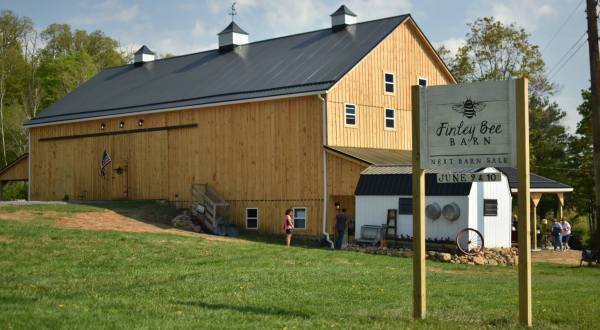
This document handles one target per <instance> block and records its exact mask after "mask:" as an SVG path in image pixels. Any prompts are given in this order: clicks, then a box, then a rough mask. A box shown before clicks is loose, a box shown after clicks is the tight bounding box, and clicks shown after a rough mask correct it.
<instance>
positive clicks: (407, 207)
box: [398, 198, 413, 214]
mask: <svg viewBox="0 0 600 330" xmlns="http://www.w3.org/2000/svg"><path fill="white" fill-rule="evenodd" d="M398 214H413V210H412V198H400V199H399V200H398Z"/></svg>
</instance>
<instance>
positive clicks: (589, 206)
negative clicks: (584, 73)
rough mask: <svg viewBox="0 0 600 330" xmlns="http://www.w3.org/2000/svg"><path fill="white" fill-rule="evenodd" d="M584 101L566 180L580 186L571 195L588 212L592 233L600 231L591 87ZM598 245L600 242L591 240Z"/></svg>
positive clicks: (583, 94)
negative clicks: (599, 226) (599, 225)
mask: <svg viewBox="0 0 600 330" xmlns="http://www.w3.org/2000/svg"><path fill="white" fill-rule="evenodd" d="M581 98H582V99H583V102H582V103H581V104H580V105H579V107H577V112H578V113H579V115H581V120H580V121H579V123H578V124H577V130H576V131H575V135H574V136H572V137H571V138H570V139H569V149H568V155H569V158H568V166H569V168H570V169H573V170H571V171H569V172H570V173H569V174H570V175H569V179H568V180H567V181H566V182H568V183H569V184H571V185H572V186H573V187H577V188H576V189H575V190H574V191H573V193H572V196H571V197H572V198H571V203H573V204H574V205H575V207H576V209H577V210H578V213H579V214H583V215H587V216H588V219H589V229H590V232H591V233H594V232H596V231H597V230H598V226H597V224H598V221H597V220H598V215H597V214H596V207H595V201H596V191H595V187H594V157H593V143H592V105H591V99H592V94H591V92H590V90H589V89H588V90H582V91H581ZM592 243H594V245H595V247H596V248H598V246H599V245H600V242H594V241H593V242H592Z"/></svg>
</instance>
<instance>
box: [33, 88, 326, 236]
mask: <svg viewBox="0 0 600 330" xmlns="http://www.w3.org/2000/svg"><path fill="white" fill-rule="evenodd" d="M139 120H143V121H144V123H143V128H160V127H167V126H169V127H170V126H178V125H189V124H196V125H197V127H188V128H175V129H168V130H167V129H165V130H160V131H153V132H140V133H131V134H121V135H107V136H93V137H80V138H74V139H54V140H46V141H40V139H47V138H56V137H69V136H74V135H81V134H96V133H105V132H122V131H124V130H130V129H139V128H140V127H139V126H138V121H139ZM120 121H123V122H124V124H125V127H124V128H122V129H121V128H119V122H120ZM101 123H104V124H105V125H106V128H105V129H104V130H100V125H101ZM31 141H32V148H31V150H32V156H31V157H32V164H33V167H32V186H31V189H32V199H34V200H57V199H62V198H63V197H64V196H65V195H68V196H69V197H70V198H71V199H88V200H105V199H130V200H139V199H168V200H175V198H176V197H175V196H176V195H178V197H179V199H180V200H181V201H187V200H189V199H190V190H191V184H192V182H198V183H205V182H207V183H208V184H210V185H211V186H213V187H214V189H215V190H216V191H217V192H218V193H219V194H221V195H222V196H223V197H224V198H225V199H226V200H228V201H230V202H231V203H232V207H233V212H232V217H233V220H234V222H235V223H237V224H238V225H240V226H241V228H245V223H244V212H243V210H244V209H245V208H246V207H256V206H258V207H259V208H260V214H261V219H260V229H261V231H267V232H279V231H280V226H281V219H282V217H283V212H284V210H285V209H286V208H288V207H303V206H306V207H307V208H309V209H308V214H309V217H310V219H309V220H308V221H307V223H308V228H307V229H306V230H305V231H303V232H304V233H307V234H314V235H316V234H319V233H320V231H321V230H320V228H321V227H320V226H321V213H320V212H321V209H322V203H323V202H322V200H323V189H322V186H323V176H322V173H323V170H322V168H323V167H322V150H323V149H322V113H321V101H320V100H319V99H318V98H317V97H316V96H305V97H297V98H289V99H283V100H273V101H265V102H255V103H244V104H237V105H226V106H219V107H207V108H200V109H194V110H183V111H174V112H165V113H158V114H148V115H138V116H128V117H120V118H114V119H106V120H94V121H89V122H81V123H72V124H62V125H55V126H43V127H36V128H32V129H31ZM105 149H106V150H107V151H108V152H109V153H110V156H111V157H112V160H113V162H112V164H111V165H110V166H109V167H108V168H107V175H106V176H105V177H100V176H99V173H98V171H99V167H100V160H101V157H102V152H103V151H104V150H105ZM119 167H120V168H122V169H125V168H126V170H124V171H123V172H122V174H120V175H119V174H118V173H117V172H116V171H115V170H116V169H117V168H119ZM261 206H262V207H261ZM267 207H268V208H269V209H265V208H267Z"/></svg>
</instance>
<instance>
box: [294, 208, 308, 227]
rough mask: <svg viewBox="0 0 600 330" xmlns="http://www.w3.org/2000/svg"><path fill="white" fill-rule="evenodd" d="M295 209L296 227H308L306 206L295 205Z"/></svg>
mask: <svg viewBox="0 0 600 330" xmlns="http://www.w3.org/2000/svg"><path fill="white" fill-rule="evenodd" d="M293 211H294V229H306V208H305V207H295V208H294V209H293Z"/></svg>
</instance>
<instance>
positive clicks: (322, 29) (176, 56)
mask: <svg viewBox="0 0 600 330" xmlns="http://www.w3.org/2000/svg"><path fill="white" fill-rule="evenodd" d="M403 16H407V17H412V16H411V14H410V13H408V14H401V15H394V16H389V17H383V18H378V19H373V20H370V21H363V22H358V23H356V24H352V26H354V25H360V24H365V23H373V22H378V21H383V20H389V19H394V18H399V17H403ZM327 30H331V27H326V28H321V29H317V30H312V31H305V32H299V33H293V34H288V35H285V36H279V37H272V38H268V39H262V40H256V41H252V42H249V43H247V44H244V45H240V46H238V47H247V46H250V45H253V44H258V43H261V42H266V41H273V40H277V39H283V38H289V37H297V36H301V35H303V34H309V33H315V32H320V31H327ZM218 51H219V49H218V48H214V49H207V50H201V51H198V52H194V53H189V54H181V55H175V56H169V57H165V58H159V59H156V60H154V61H152V62H159V61H168V60H172V59H175V58H179V57H185V56H192V55H198V54H202V53H209V52H218ZM129 65H134V64H133V63H127V64H122V65H117V66H111V67H107V68H105V69H104V70H103V71H105V70H112V69H116V68H121V67H125V66H129Z"/></svg>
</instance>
